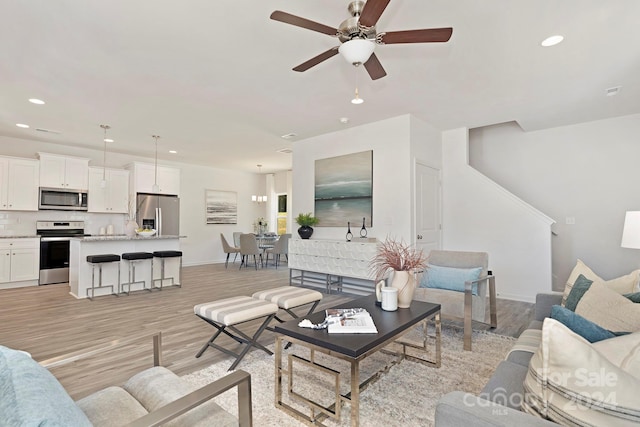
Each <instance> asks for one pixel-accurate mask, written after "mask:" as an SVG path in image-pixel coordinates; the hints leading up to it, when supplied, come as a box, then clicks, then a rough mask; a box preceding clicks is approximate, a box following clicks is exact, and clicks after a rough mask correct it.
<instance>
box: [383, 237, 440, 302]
mask: <svg viewBox="0 0 640 427" xmlns="http://www.w3.org/2000/svg"><path fill="white" fill-rule="evenodd" d="M426 265H427V261H426V257H425V256H424V253H423V252H422V250H418V249H416V248H415V247H414V246H412V245H408V244H406V243H404V242H403V241H397V240H395V239H392V238H387V239H386V240H385V241H383V242H380V243H379V244H378V250H377V253H376V256H375V257H374V258H373V259H372V260H371V266H372V267H373V269H374V272H375V280H376V282H377V281H379V280H381V279H383V278H385V277H387V276H388V274H389V273H392V274H393V277H392V279H391V287H394V288H397V289H398V308H409V306H410V305H411V301H412V300H413V294H414V292H415V290H416V274H417V273H418V272H420V271H422V270H424V268H425V266H426Z"/></svg>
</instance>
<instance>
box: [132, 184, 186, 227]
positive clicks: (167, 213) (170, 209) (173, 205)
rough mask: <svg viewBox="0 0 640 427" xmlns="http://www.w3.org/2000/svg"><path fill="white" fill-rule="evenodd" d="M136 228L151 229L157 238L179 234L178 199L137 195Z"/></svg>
mask: <svg viewBox="0 0 640 427" xmlns="http://www.w3.org/2000/svg"><path fill="white" fill-rule="evenodd" d="M136 221H137V223H138V227H145V226H148V228H152V229H154V230H156V231H157V235H158V236H178V235H179V234H180V198H179V197H178V196H164V195H159V194H148V193H138V196H137V198H136Z"/></svg>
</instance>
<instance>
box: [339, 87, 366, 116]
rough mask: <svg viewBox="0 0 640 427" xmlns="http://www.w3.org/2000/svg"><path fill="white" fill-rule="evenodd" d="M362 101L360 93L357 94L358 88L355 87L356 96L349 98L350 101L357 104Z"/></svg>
mask: <svg viewBox="0 0 640 427" xmlns="http://www.w3.org/2000/svg"><path fill="white" fill-rule="evenodd" d="M363 102H364V99H362V98H360V95H358V88H356V96H355V97H354V98H353V99H352V100H351V103H352V104H356V105H359V104H362V103H363ZM343 123H344V122H343Z"/></svg>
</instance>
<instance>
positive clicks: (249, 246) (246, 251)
mask: <svg viewBox="0 0 640 427" xmlns="http://www.w3.org/2000/svg"><path fill="white" fill-rule="evenodd" d="M251 255H253V263H254V265H255V267H256V270H257V269H258V260H257V258H256V256H258V257H260V267H262V251H261V250H260V248H259V247H258V240H257V239H256V235H255V234H241V235H240V256H241V257H242V259H241V261H240V269H242V266H243V265H244V266H245V267H246V266H247V265H248V264H249V256H251Z"/></svg>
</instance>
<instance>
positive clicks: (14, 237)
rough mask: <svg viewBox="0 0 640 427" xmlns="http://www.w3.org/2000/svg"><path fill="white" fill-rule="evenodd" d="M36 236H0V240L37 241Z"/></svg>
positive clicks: (37, 237)
mask: <svg viewBox="0 0 640 427" xmlns="http://www.w3.org/2000/svg"><path fill="white" fill-rule="evenodd" d="M39 238H40V236H38V235H31V236H0V239H39Z"/></svg>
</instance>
